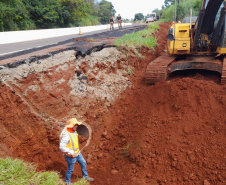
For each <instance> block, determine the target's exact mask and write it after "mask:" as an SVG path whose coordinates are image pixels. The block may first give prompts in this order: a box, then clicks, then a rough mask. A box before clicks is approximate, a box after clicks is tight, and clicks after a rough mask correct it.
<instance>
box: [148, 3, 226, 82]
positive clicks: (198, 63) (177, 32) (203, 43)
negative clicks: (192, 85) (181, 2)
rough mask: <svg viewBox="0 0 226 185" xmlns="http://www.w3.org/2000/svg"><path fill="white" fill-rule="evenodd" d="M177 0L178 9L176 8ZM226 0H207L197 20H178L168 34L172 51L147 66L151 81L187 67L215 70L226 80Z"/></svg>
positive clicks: (162, 78)
mask: <svg viewBox="0 0 226 185" xmlns="http://www.w3.org/2000/svg"><path fill="white" fill-rule="evenodd" d="M176 7H177V5H176V0H175V12H176ZM225 17H226V0H203V2H202V7H201V9H200V11H199V15H198V16H197V19H196V22H194V23H193V22H192V16H191V13H190V21H189V22H188V23H183V22H182V23H177V21H176V13H175V20H174V22H175V23H174V24H172V26H171V27H170V28H169V30H168V35H167V45H168V55H164V56H160V57H158V58H156V59H155V60H154V61H152V62H150V63H149V64H148V66H147V68H146V73H145V80H146V83H147V84H155V83H157V82H159V81H164V80H167V79H168V78H170V76H172V75H173V73H176V72H178V71H180V72H181V71H182V72H185V71H186V70H205V71H213V72H216V73H217V74H219V75H220V77H221V78H220V83H221V84H226V58H224V55H225V54H226V19H225Z"/></svg>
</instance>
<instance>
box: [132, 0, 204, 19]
mask: <svg viewBox="0 0 226 185" xmlns="http://www.w3.org/2000/svg"><path fill="white" fill-rule="evenodd" d="M202 1H203V0H176V3H177V6H178V7H177V20H179V21H182V19H183V18H185V17H188V16H189V15H190V10H192V16H197V15H198V13H199V10H200V8H201V6H202ZM174 7H175V0H165V1H164V5H163V6H162V8H161V10H159V9H154V10H153V12H155V13H156V15H157V16H159V17H160V19H164V20H165V21H167V22H168V21H170V22H172V21H173V20H174V11H175V10H174ZM150 13H151V12H150ZM147 16H149V14H147V15H143V14H142V13H137V14H135V18H134V20H144V19H146V17H147Z"/></svg>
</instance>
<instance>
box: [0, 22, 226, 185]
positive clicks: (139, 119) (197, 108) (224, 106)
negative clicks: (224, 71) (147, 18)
mask: <svg viewBox="0 0 226 185" xmlns="http://www.w3.org/2000/svg"><path fill="white" fill-rule="evenodd" d="M169 26H170V24H168V23H162V24H160V29H159V30H158V32H157V34H156V35H158V43H159V45H158V46H157V48H156V52H155V53H153V51H152V50H149V49H147V48H142V49H141V53H142V55H144V56H146V57H145V58H137V57H135V56H130V57H129V58H128V61H129V62H130V65H131V66H133V69H134V75H131V77H130V80H131V82H132V87H128V88H127V89H126V90H125V91H124V92H123V93H122V95H121V96H119V98H118V100H117V101H116V102H115V103H114V104H113V105H109V106H108V109H107V110H105V107H104V106H103V103H101V102H99V104H98V102H96V103H94V104H92V105H87V106H86V107H87V109H82V110H76V103H74V102H72V100H71V99H70V98H69V97H68V96H67V95H68V94H69V93H70V90H71V89H69V88H68V89H65V88H64V85H65V86H66V83H67V82H68V81H69V79H70V78H71V76H72V74H74V71H73V69H72V68H71V69H70V70H71V71H68V72H67V73H65V72H61V73H62V74H61V76H63V75H64V76H65V75H66V77H65V79H66V81H65V82H62V83H61V84H60V86H54V85H56V84H54V83H53V84H51V83H52V82H51V81H52V80H54V81H55V82H58V83H59V82H61V81H60V80H61V76H60V75H59V76H58V78H56V76H51V75H50V74H49V73H47V72H45V73H43V74H41V73H40V74H38V75H35V74H33V75H30V76H29V78H26V79H24V81H23V82H20V86H15V84H11V83H8V84H7V85H5V84H0V85H1V90H0V92H1V93H0V101H1V104H0V111H1V114H0V126H1V130H0V140H1V144H0V148H1V151H0V156H1V157H6V156H12V157H19V158H22V159H24V160H25V161H29V162H34V163H35V164H37V165H38V170H56V171H60V172H61V174H62V176H64V175H65V171H66V162H65V161H64V158H63V156H62V154H61V152H60V151H59V148H58V147H59V133H60V131H61V129H62V125H61V124H60V123H61V122H62V121H64V118H65V115H69V113H70V115H75V116H76V112H73V111H80V112H83V115H84V118H85V119H86V120H87V123H88V124H89V125H90V126H91V127H92V132H93V134H92V140H91V143H90V145H89V146H88V147H87V148H85V150H84V151H83V152H82V153H83V156H84V157H85V158H86V159H87V163H88V165H87V169H88V172H89V175H90V176H91V177H93V178H94V179H95V181H94V182H91V184H93V185H111V184H114V185H117V184H118V185H121V184H125V185H126V184H132V185H139V184H140V185H144V184H151V185H162V184H167V185H168V184H170V185H174V184H175V185H181V184H186V185H191V184H204V185H209V184H211V185H224V184H226V155H225V153H226V149H225V146H226V139H225V137H226V135H225V134H226V111H225V110H226V86H225V85H224V86H221V85H219V84H217V83H215V82H214V81H212V80H211V79H208V80H205V79H203V77H200V75H195V76H193V77H190V78H188V77H187V78H175V79H172V80H170V81H165V82H159V83H157V84H156V85H154V86H147V85H146V84H145V83H144V74H145V69H146V66H147V64H148V63H149V62H150V61H152V60H153V59H155V58H156V57H158V56H159V55H163V54H164V53H165V50H166V49H167V46H166V35H167V31H168V28H169ZM72 63H73V61H72V62H71V64H72ZM54 71H55V72H56V70H55V69H52V70H51V72H52V73H53V72H54ZM53 78H56V79H53ZM44 80H45V82H48V85H49V87H50V85H52V87H55V88H53V89H52V90H51V91H49V90H48V89H47V88H46V87H45V84H43V81H44ZM67 80H68V81H67ZM103 80H104V79H103ZM29 84H30V85H31V84H32V85H33V86H32V87H37V86H36V85H39V86H40V87H43V89H46V90H47V92H48V94H43V93H42V92H41V93H39V94H37V93H33V91H30V92H29V91H28V92H23V91H22V87H23V88H25V87H27V86H28V85H29ZM24 94H25V95H26V96H25V95H24ZM28 95H29V99H28V98H27V97H28ZM80 101H83V103H84V105H86V103H87V102H86V98H83V99H82V100H80ZM70 102H72V103H71V104H70ZM34 104H35V106H34ZM84 107H85V106H84ZM39 112H45V113H46V114H47V115H50V116H51V118H49V119H48V118H47V117H46V115H45V114H41V115H40V114H38V113H39ZM46 120H47V121H46ZM56 120H58V121H59V123H56V122H55V123H54V121H56ZM48 121H49V123H48ZM83 141H84V140H83ZM83 144H84V143H83ZM77 177H79V178H80V177H81V170H80V167H79V165H78V164H76V166H75V171H74V174H73V176H72V180H73V181H76V180H77Z"/></svg>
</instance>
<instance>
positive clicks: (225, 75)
mask: <svg viewBox="0 0 226 185" xmlns="http://www.w3.org/2000/svg"><path fill="white" fill-rule="evenodd" d="M225 84H226V58H224V60H223V68H222V73H221V85H225Z"/></svg>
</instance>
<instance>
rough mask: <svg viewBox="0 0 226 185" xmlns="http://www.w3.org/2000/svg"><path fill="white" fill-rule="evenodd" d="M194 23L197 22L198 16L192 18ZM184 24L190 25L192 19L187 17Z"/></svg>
mask: <svg viewBox="0 0 226 185" xmlns="http://www.w3.org/2000/svg"><path fill="white" fill-rule="evenodd" d="M191 20H192V23H195V22H196V20H197V16H194V17H191ZM182 23H190V17H185V18H184V20H183V21H182Z"/></svg>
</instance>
